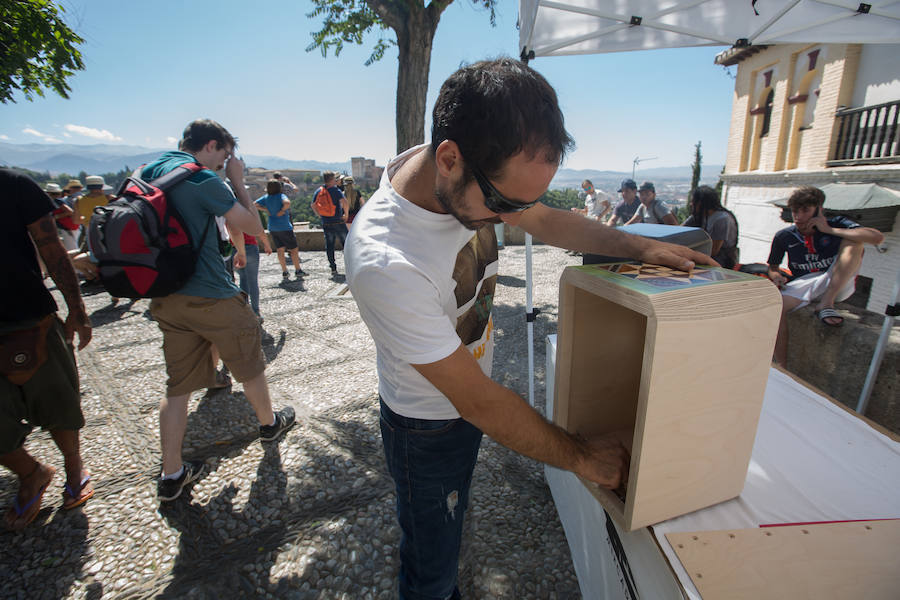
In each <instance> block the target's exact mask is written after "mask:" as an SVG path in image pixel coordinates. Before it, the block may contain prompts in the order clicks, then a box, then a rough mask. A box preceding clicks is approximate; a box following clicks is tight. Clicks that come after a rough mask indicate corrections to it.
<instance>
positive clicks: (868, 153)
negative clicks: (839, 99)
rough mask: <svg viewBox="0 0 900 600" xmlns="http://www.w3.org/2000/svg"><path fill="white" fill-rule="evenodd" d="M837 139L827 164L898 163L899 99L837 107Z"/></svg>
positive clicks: (899, 132)
mask: <svg viewBox="0 0 900 600" xmlns="http://www.w3.org/2000/svg"><path fill="white" fill-rule="evenodd" d="M835 117H836V118H837V126H838V138H837V143H836V144H835V146H834V151H833V152H832V156H831V160H829V161H828V162H827V163H825V164H826V165H827V166H829V167H832V166H842V165H844V166H846V165H865V164H878V163H897V162H900V100H895V101H894V102H885V103H884V104H876V105H873V106H863V107H861V108H845V109H842V110H839V111H838V112H837V113H836V115H835Z"/></svg>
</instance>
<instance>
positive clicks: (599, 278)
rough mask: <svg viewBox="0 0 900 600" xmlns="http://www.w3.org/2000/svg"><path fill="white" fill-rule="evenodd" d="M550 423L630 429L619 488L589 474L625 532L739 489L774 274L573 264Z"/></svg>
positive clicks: (755, 410) (769, 336) (774, 317)
mask: <svg viewBox="0 0 900 600" xmlns="http://www.w3.org/2000/svg"><path fill="white" fill-rule="evenodd" d="M559 307H560V314H559V332H558V335H559V337H558V350H557V352H558V353H557V361H556V388H555V400H554V410H553V420H554V422H555V423H556V424H558V425H559V426H561V427H563V428H564V429H566V430H568V431H570V432H573V433H579V434H581V435H583V436H585V437H590V436H592V435H599V434H606V433H612V432H624V433H623V434H622V437H623V439H624V440H626V441H625V444H626V446H627V447H629V449H630V451H631V464H630V474H629V479H628V483H627V488H626V489H625V490H624V500H623V498H622V494H621V492H620V493H615V492H612V491H609V490H605V489H602V488H600V487H598V486H596V485H594V484H592V483H590V482H587V481H584V483H585V485H586V486H587V487H588V489H589V490H590V491H591V493H592V494H593V495H594V496H595V497H596V498H597V499H598V500H599V501H600V503H601V504H602V505H603V507H604V508H605V509H606V511H607V512H608V513H609V514H610V515H611V516H612V518H613V519H615V520H616V522H617V523H618V524H619V525H620V526H621V527H623V528H624V529H626V530H629V531H630V530H632V529H636V528H639V527H644V526H647V525H651V524H653V523H658V522H660V521H663V520H665V519H669V518H672V517H675V516H678V515H682V514H685V513H688V512H691V511H694V510H697V509H700V508H704V507H706V506H710V505H712V504H716V503H718V502H722V501H724V500H728V499H730V498H734V497H735V496H738V495H739V494H740V493H741V490H742V488H743V485H744V479H745V478H746V474H747V467H748V465H749V461H750V454H751V451H752V450H753V440H754V438H755V436H756V425H757V422H758V420H759V413H760V410H761V409H762V401H763V394H764V392H765V385H766V378H767V374H768V370H769V366H770V363H771V358H772V350H773V348H774V345H775V334H776V332H777V329H778V319H779V316H780V314H781V294H780V293H779V292H778V290H777V288H776V287H775V286H774V285H773V284H772V283H770V282H769V281H768V280H766V279H763V278H760V277H756V276H752V275H746V274H743V273H738V272H736V271H730V270H724V269H719V268H712V267H702V268H696V269H694V271H693V272H692V273H691V274H690V275H689V274H687V273H683V272H679V271H674V270H671V269H667V268H666V267H658V266H654V265H646V264H644V265H642V264H639V263H608V264H602V265H586V266H580V267H568V268H567V269H566V270H565V271H564V272H563V275H562V278H561V279H560V297H559Z"/></svg>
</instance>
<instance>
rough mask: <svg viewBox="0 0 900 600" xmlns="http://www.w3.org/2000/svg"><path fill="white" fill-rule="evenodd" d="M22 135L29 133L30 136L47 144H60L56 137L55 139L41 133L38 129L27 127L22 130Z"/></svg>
mask: <svg viewBox="0 0 900 600" xmlns="http://www.w3.org/2000/svg"><path fill="white" fill-rule="evenodd" d="M22 133H27V134H28V135H33V136H34V137H38V138H41V139H42V140H44V141H45V142H50V143H52V144H58V143H59V140H58V139H56V138H55V137H53V136H52V135H50V134H48V133H41V132H40V131H38V130H37V129H32V128H31V127H26V128H25V129H23V130H22Z"/></svg>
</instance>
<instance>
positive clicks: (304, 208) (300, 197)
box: [291, 188, 322, 225]
mask: <svg viewBox="0 0 900 600" xmlns="http://www.w3.org/2000/svg"><path fill="white" fill-rule="evenodd" d="M318 189H319V188H316V189H315V190H313V191H312V193H311V194H302V193H301V194H297V195H296V196H294V197H293V198H291V221H293V222H294V223H297V222H298V221H309V224H310V225H321V223H322V219H321V217H319V215H317V214H316V213H314V212H313V209H312V206H310V205H311V204H312V201H313V198H315V195H316V190H318Z"/></svg>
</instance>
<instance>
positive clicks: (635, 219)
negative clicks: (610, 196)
mask: <svg viewBox="0 0 900 600" xmlns="http://www.w3.org/2000/svg"><path fill="white" fill-rule="evenodd" d="M642 221H643V218H642V217H641V209H640V208H638V209H637V210H636V211H634V214H633V215H631V218H630V219H628V220H627V221H625V225H631V224H633V223H641V222H642Z"/></svg>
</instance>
